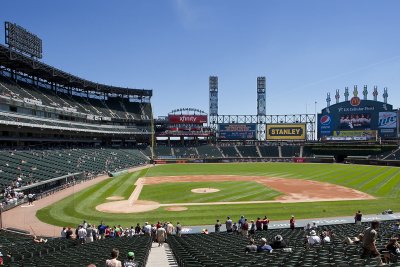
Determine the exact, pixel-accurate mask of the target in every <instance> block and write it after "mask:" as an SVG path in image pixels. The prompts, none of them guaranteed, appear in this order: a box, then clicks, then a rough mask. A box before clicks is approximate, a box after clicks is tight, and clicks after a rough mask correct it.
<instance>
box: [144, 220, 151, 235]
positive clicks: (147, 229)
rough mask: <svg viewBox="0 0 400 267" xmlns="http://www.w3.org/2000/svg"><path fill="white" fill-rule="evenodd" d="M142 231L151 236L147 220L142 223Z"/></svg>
mask: <svg viewBox="0 0 400 267" xmlns="http://www.w3.org/2000/svg"><path fill="white" fill-rule="evenodd" d="M143 232H144V234H145V235H148V236H151V225H150V224H149V223H148V222H145V223H144V227H143Z"/></svg>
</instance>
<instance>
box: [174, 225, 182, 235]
mask: <svg viewBox="0 0 400 267" xmlns="http://www.w3.org/2000/svg"><path fill="white" fill-rule="evenodd" d="M175 231H176V236H181V235H182V225H181V224H180V223H179V222H177V223H176V228H175Z"/></svg>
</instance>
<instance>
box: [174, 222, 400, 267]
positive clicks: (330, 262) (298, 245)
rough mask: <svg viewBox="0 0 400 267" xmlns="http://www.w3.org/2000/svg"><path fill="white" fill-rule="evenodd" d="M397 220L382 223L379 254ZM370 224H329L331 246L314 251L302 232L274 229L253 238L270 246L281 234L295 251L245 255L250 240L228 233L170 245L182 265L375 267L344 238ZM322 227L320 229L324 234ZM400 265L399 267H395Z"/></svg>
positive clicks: (192, 237)
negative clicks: (265, 240)
mask: <svg viewBox="0 0 400 267" xmlns="http://www.w3.org/2000/svg"><path fill="white" fill-rule="evenodd" d="M393 224H394V221H391V222H390V221H388V222H382V223H381V226H380V228H379V235H378V238H377V242H376V244H377V248H378V251H380V250H382V249H383V248H384V246H385V245H386V244H387V243H388V241H389V239H390V237H391V236H392V235H394V234H395V232H394V231H392V230H391V229H392V228H391V227H392V225H393ZM368 226H369V223H368V224H363V225H354V224H342V225H329V226H323V228H324V229H327V230H330V231H333V233H334V234H335V236H334V237H333V238H332V240H331V243H329V244H324V245H320V246H317V247H314V248H306V247H305V245H304V240H305V239H304V238H305V232H304V230H303V229H295V230H294V231H292V230H290V229H273V230H268V231H262V232H256V234H255V236H254V239H255V240H257V241H259V240H260V239H261V238H262V237H265V238H266V239H267V242H268V243H270V242H272V241H273V240H274V237H275V236H276V235H278V234H279V235H281V236H282V237H283V240H284V241H285V242H286V244H287V245H288V247H290V248H292V252H284V251H283V250H282V249H276V250H274V251H273V252H272V253H266V252H261V253H249V254H246V253H245V247H246V245H248V244H249V241H248V238H247V237H243V236H241V235H236V234H229V233H211V234H209V235H205V234H192V235H184V236H182V237H181V238H179V237H176V236H171V237H169V238H168V243H169V245H170V246H171V248H172V250H173V253H174V255H175V258H176V261H177V262H178V264H179V266H191V267H197V266H199V267H200V266H285V267H286V266H343V267H344V266H346V267H350V266H366V265H369V264H370V266H376V265H377V261H376V259H367V260H364V259H361V258H360V255H361V247H360V246H359V245H346V244H345V243H344V242H343V241H344V239H345V237H354V236H357V235H358V234H359V233H362V232H363V231H364V230H365V228H366V227H368ZM321 228H322V227H319V231H317V232H319V233H320V232H321V230H322V229H321ZM392 266H398V265H392Z"/></svg>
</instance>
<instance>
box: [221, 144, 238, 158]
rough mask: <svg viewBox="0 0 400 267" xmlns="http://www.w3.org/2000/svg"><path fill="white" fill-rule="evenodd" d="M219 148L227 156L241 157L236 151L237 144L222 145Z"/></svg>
mask: <svg viewBox="0 0 400 267" xmlns="http://www.w3.org/2000/svg"><path fill="white" fill-rule="evenodd" d="M219 148H220V149H221V151H222V153H223V154H224V155H225V157H227V158H240V155H239V153H238V152H237V151H236V149H235V146H220V147H219Z"/></svg>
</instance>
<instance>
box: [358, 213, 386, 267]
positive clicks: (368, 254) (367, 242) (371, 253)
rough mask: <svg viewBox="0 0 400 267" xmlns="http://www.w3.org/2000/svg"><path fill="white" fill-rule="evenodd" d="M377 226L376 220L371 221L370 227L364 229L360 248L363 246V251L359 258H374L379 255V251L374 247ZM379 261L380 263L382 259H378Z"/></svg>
mask: <svg viewBox="0 0 400 267" xmlns="http://www.w3.org/2000/svg"><path fill="white" fill-rule="evenodd" d="M378 228H379V222H378V221H372V222H371V227H368V228H367V229H366V230H365V231H364V233H363V234H364V237H363V239H362V244H361V246H362V248H363V253H362V255H361V258H363V259H365V258H376V257H380V255H381V254H380V253H379V251H378V250H377V249H376V244H375V242H376V238H377V237H378ZM380 263H381V264H382V260H380Z"/></svg>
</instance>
